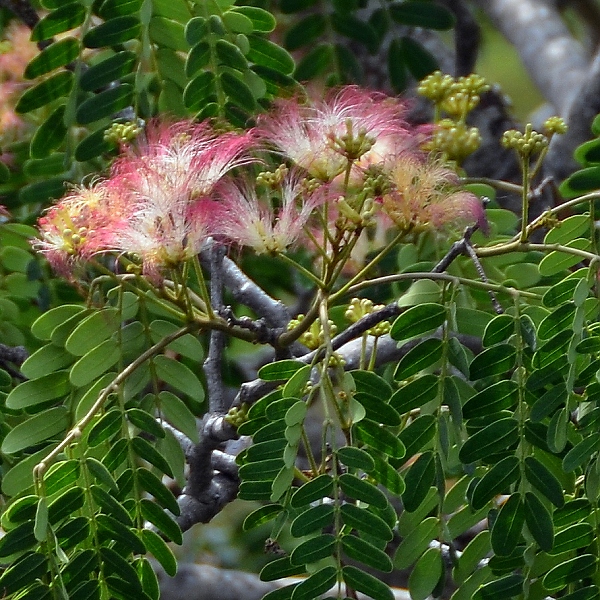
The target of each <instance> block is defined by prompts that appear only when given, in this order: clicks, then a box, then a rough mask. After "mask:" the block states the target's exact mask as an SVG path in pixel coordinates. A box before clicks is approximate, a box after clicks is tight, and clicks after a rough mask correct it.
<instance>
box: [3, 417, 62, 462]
mask: <svg viewBox="0 0 600 600" xmlns="http://www.w3.org/2000/svg"><path fill="white" fill-rule="evenodd" d="M69 423H70V415H69V411H68V410H67V409H66V408H65V407H63V406H57V407H55V408H50V409H48V410H45V411H43V412H41V413H38V414H37V415H35V416H33V417H31V418H29V419H27V420H26V421H24V422H23V423H19V424H18V425H17V426H15V427H14V429H11V430H10V431H9V432H8V433H7V434H6V437H5V438H4V441H3V442H2V452H4V453H5V454H15V453H16V452H19V451H21V450H25V449H26V448H29V447H30V446H34V445H36V444H39V443H41V442H44V441H46V440H48V439H50V438H52V437H54V436H56V435H58V434H59V433H62V432H63V431H64V430H65V429H66V428H67V427H68V426H69Z"/></svg>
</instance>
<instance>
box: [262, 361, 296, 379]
mask: <svg viewBox="0 0 600 600" xmlns="http://www.w3.org/2000/svg"><path fill="white" fill-rule="evenodd" d="M304 366H305V365H304V363H301V362H300V361H297V360H280V361H277V362H274V363H269V364H268V365H265V366H264V367H261V368H260V369H259V371H258V376H259V377H260V378H261V379H263V380H264V381H285V380H287V379H289V378H290V377H291V376H292V375H293V374H294V373H295V372H296V371H297V370H298V369H301V368H302V367H304Z"/></svg>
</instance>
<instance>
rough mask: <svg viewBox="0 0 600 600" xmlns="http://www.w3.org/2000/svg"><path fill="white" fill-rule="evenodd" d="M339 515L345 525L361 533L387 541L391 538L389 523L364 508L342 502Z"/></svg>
mask: <svg viewBox="0 0 600 600" xmlns="http://www.w3.org/2000/svg"><path fill="white" fill-rule="evenodd" d="M340 516H341V518H342V521H343V522H344V524H345V525H348V526H349V527H351V528H352V529H356V530H357V531H361V532H362V533H364V534H366V535H369V536H372V537H374V538H378V539H380V540H383V541H385V542H389V541H390V540H391V539H392V538H393V533H392V530H391V529H390V527H389V525H388V524H387V523H386V522H385V521H384V520H383V519H382V518H381V517H379V516H377V515H376V514H374V513H373V512H371V511H370V510H368V509H366V508H361V507H358V506H355V505H354V504H343V505H342V506H341V507H340Z"/></svg>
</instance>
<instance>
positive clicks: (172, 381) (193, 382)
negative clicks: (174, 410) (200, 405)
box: [154, 354, 204, 402]
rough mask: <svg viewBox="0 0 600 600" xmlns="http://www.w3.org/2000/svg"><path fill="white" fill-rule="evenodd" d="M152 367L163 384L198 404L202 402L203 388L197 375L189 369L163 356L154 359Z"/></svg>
mask: <svg viewBox="0 0 600 600" xmlns="http://www.w3.org/2000/svg"><path fill="white" fill-rule="evenodd" d="M154 366H155V368H156V375H157V376H158V377H159V378H160V379H162V380H163V381H164V382H165V383H168V384H169V385H171V386H173V387H174V388H175V389H177V390H179V391H180V392H183V393H184V394H187V395H188V396H190V397H191V398H193V399H194V400H197V401H198V402H202V400H204V388H203V387H202V384H201V383H200V380H199V379H198V377H197V375H196V374H195V373H194V372H193V371H192V370H191V369H190V368H189V367H187V366H186V365H184V364H183V363H181V362H178V361H176V360H175V359H173V358H169V357H168V356H165V355H164V354H161V355H159V356H157V357H156V358H155V359H154Z"/></svg>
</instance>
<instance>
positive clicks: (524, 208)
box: [521, 157, 529, 243]
mask: <svg viewBox="0 0 600 600" xmlns="http://www.w3.org/2000/svg"><path fill="white" fill-rule="evenodd" d="M522 169H523V189H522V192H521V242H523V243H524V242H526V241H527V235H528V230H527V225H528V221H529V160H528V158H527V157H524V158H523V160H522Z"/></svg>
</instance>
